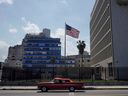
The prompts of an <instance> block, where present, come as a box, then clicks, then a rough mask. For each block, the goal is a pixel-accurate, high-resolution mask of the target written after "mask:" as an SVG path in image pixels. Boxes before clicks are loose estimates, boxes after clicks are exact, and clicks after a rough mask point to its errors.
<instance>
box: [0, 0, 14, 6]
mask: <svg viewBox="0 0 128 96" xmlns="http://www.w3.org/2000/svg"><path fill="white" fill-rule="evenodd" d="M2 3H3V4H9V5H12V4H13V3H14V0H0V4H2Z"/></svg>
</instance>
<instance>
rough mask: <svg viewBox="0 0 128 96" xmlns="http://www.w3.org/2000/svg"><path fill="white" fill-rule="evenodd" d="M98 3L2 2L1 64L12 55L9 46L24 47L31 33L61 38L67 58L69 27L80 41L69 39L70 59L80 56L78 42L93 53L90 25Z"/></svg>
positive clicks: (63, 0)
mask: <svg viewBox="0 0 128 96" xmlns="http://www.w3.org/2000/svg"><path fill="white" fill-rule="evenodd" d="M94 3H95V0H0V62H1V61H2V62H3V61H4V60H5V59H6V58H7V55H8V48H9V46H15V45H17V44H18V45H20V44H21V43H22V40H23V38H24V37H25V35H26V34H27V33H35V34H38V33H39V32H42V30H43V28H49V29H50V30H51V37H53V38H61V49H62V50H61V54H62V55H63V54H64V32H65V23H66V24H68V25H70V26H72V27H74V28H76V29H78V30H79V31H80V35H79V38H78V39H75V38H72V37H70V36H66V38H67V40H66V41H67V43H66V44H67V46H66V54H67V55H76V54H78V49H77V47H76V46H77V43H76V42H77V41H78V40H83V41H85V43H86V48H85V51H88V52H90V35H89V34H90V33H89V31H90V30H89V23H90V14H91V11H92V8H93V6H94Z"/></svg>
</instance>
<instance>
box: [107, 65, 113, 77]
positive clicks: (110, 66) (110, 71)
mask: <svg viewBox="0 0 128 96" xmlns="http://www.w3.org/2000/svg"><path fill="white" fill-rule="evenodd" d="M108 72H109V76H113V67H112V63H108Z"/></svg>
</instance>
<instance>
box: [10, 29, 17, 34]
mask: <svg viewBox="0 0 128 96" xmlns="http://www.w3.org/2000/svg"><path fill="white" fill-rule="evenodd" d="M9 32H10V33H17V32H18V31H17V29H16V28H10V29H9Z"/></svg>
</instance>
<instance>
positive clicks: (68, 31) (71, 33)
mask: <svg viewBox="0 0 128 96" xmlns="http://www.w3.org/2000/svg"><path fill="white" fill-rule="evenodd" d="M65 26H66V27H65V28H66V35H69V36H71V37H74V38H78V37H79V33H80V31H79V30H77V29H75V28H73V27H71V26H69V25H67V24H66V25H65Z"/></svg>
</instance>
